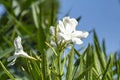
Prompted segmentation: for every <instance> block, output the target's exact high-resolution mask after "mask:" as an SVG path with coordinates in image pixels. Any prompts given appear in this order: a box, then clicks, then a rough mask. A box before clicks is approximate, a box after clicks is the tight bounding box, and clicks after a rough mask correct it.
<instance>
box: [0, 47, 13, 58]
mask: <svg viewBox="0 0 120 80" xmlns="http://www.w3.org/2000/svg"><path fill="white" fill-rule="evenodd" d="M13 51H14V48H9V49H6V50H5V51H2V52H0V59H1V58H3V57H5V56H6V55H7V54H10V53H11V52H13Z"/></svg>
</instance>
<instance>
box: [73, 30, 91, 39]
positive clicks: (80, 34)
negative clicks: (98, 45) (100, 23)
mask: <svg viewBox="0 0 120 80" xmlns="http://www.w3.org/2000/svg"><path fill="white" fill-rule="evenodd" d="M88 35H89V33H88V32H85V31H74V32H73V33H72V36H73V37H78V38H87V36H88Z"/></svg>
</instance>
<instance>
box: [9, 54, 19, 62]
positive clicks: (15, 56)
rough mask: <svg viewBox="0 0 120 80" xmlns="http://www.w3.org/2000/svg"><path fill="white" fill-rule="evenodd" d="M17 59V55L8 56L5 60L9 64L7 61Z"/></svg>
mask: <svg viewBox="0 0 120 80" xmlns="http://www.w3.org/2000/svg"><path fill="white" fill-rule="evenodd" d="M17 57H18V56H17V55H13V56H10V57H9V58H8V59H7V61H8V62H9V61H11V60H13V59H15V58H17Z"/></svg>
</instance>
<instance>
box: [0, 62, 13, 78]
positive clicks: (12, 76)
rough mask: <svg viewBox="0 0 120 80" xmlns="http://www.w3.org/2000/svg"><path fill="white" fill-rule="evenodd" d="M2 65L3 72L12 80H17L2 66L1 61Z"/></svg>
mask: <svg viewBox="0 0 120 80" xmlns="http://www.w3.org/2000/svg"><path fill="white" fill-rule="evenodd" d="M0 65H1V66H2V68H3V70H4V71H5V73H6V74H7V75H8V76H9V77H10V79H11V80H15V78H14V77H13V76H12V74H10V72H9V71H8V70H7V69H6V68H5V66H4V65H3V64H2V62H1V61H0Z"/></svg>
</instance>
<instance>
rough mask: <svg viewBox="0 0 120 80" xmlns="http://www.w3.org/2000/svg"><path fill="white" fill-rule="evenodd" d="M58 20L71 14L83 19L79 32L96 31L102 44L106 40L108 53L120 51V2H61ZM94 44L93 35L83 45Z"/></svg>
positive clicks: (113, 0)
mask: <svg viewBox="0 0 120 80" xmlns="http://www.w3.org/2000/svg"><path fill="white" fill-rule="evenodd" d="M60 3H61V7H60V11H59V14H58V18H59V19H62V18H63V17H64V15H66V14H67V13H69V16H70V17H75V18H77V17H79V16H81V17H82V19H81V20H80V23H79V25H78V27H77V29H79V30H87V31H89V30H92V29H95V30H96V32H97V34H98V38H99V40H100V42H101V41H102V40H103V39H105V42H106V51H107V53H112V52H114V51H119V49H120V34H119V32H120V2H119V0H60ZM88 42H91V43H92V34H90V36H89V37H88V38H87V39H85V40H84V43H85V44H83V45H87V44H88Z"/></svg>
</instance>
